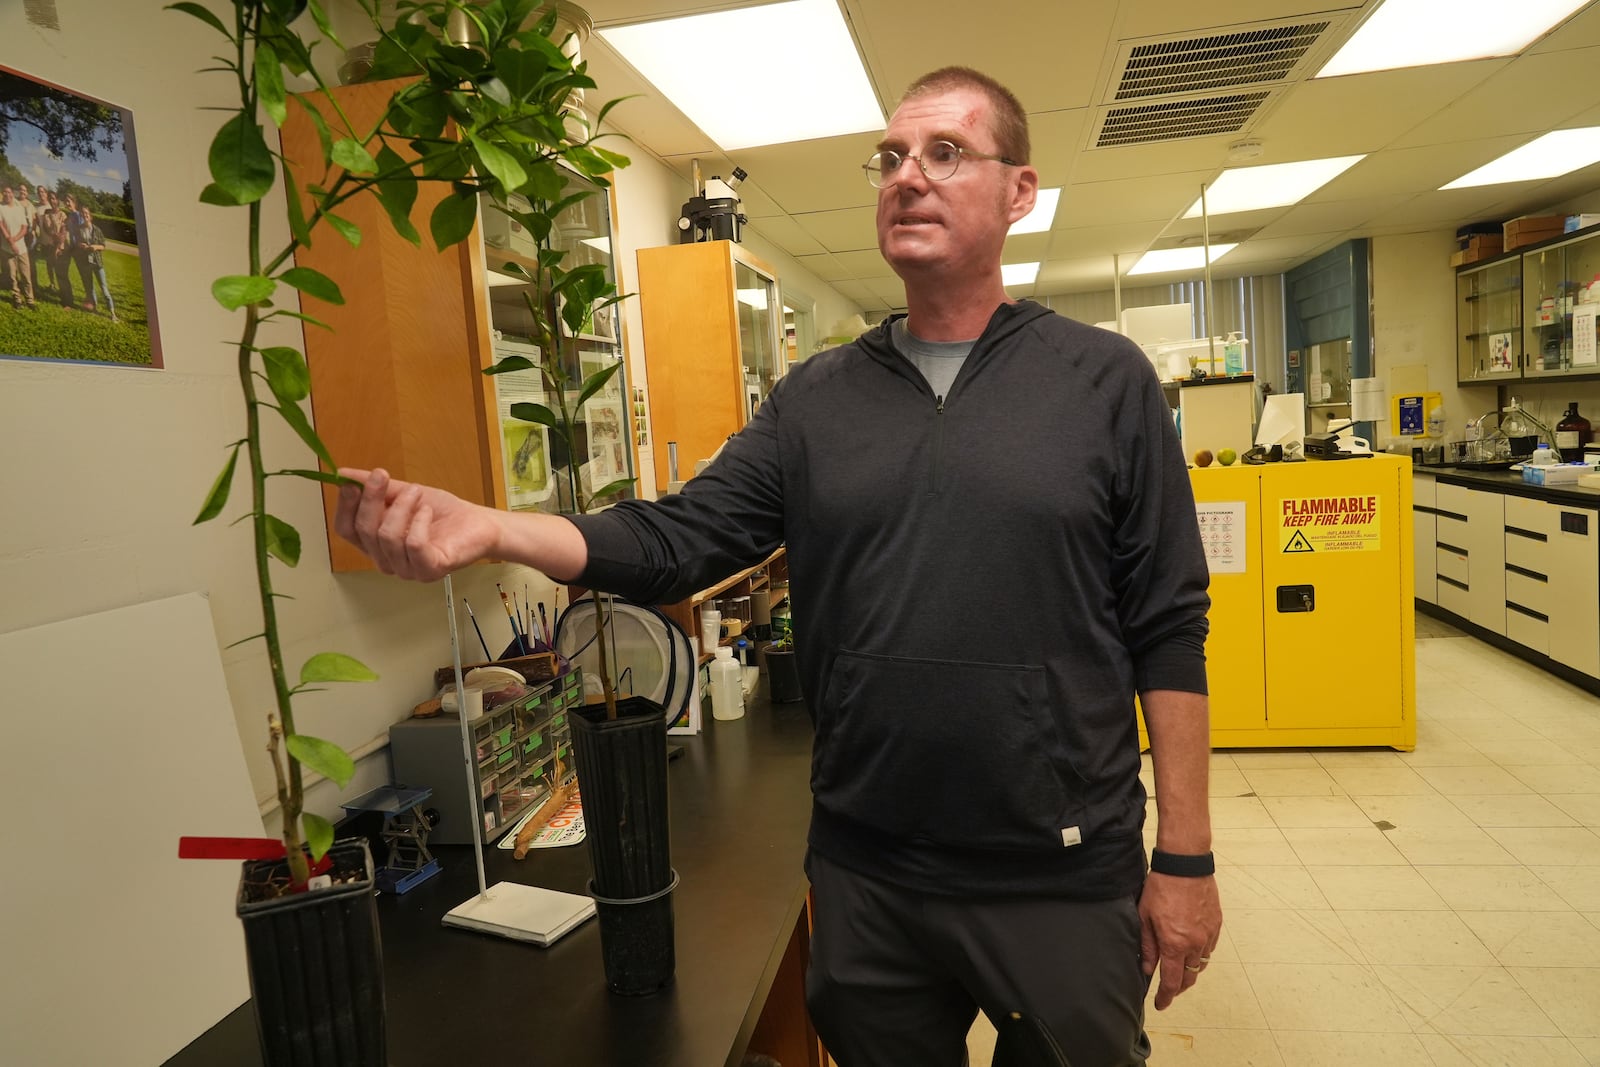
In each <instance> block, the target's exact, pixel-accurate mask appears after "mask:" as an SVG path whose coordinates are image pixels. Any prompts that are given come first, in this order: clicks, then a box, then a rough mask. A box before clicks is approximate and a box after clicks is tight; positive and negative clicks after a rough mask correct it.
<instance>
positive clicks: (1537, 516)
mask: <svg viewBox="0 0 1600 1067" xmlns="http://www.w3.org/2000/svg"><path fill="white" fill-rule="evenodd" d="M1506 525H1507V526H1508V527H1509V526H1515V527H1517V528H1518V529H1519V530H1531V531H1533V532H1534V533H1542V534H1549V533H1551V532H1552V531H1553V530H1554V529H1555V525H1556V520H1555V509H1554V508H1552V507H1551V506H1550V505H1549V504H1546V503H1545V502H1544V501H1543V500H1530V499H1528V498H1527V497H1525V496H1510V495H1508V496H1507V497H1506Z"/></svg>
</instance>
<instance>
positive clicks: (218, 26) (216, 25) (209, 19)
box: [166, 0, 233, 41]
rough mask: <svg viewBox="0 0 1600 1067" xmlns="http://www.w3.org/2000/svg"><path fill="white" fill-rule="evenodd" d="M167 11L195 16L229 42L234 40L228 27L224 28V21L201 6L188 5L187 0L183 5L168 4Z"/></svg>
mask: <svg viewBox="0 0 1600 1067" xmlns="http://www.w3.org/2000/svg"><path fill="white" fill-rule="evenodd" d="M166 9H167V10H168V11H182V12H183V13H184V14H185V15H193V16H194V17H195V18H197V19H199V20H200V21H201V22H204V23H205V24H206V25H208V26H210V27H212V28H213V29H215V30H216V31H217V32H218V33H220V34H222V36H224V37H226V38H227V39H228V40H230V41H231V40H233V34H232V33H229V32H228V27H226V26H224V25H223V24H222V20H221V19H219V18H217V16H216V15H214V14H212V12H211V10H210V9H209V8H206V7H204V6H202V5H200V4H193V3H188V2H187V0H185V2H184V3H181V4H168V5H167V8H166Z"/></svg>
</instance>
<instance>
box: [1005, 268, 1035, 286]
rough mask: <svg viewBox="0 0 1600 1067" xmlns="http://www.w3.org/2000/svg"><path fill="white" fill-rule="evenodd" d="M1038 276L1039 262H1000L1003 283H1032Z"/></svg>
mask: <svg viewBox="0 0 1600 1067" xmlns="http://www.w3.org/2000/svg"><path fill="white" fill-rule="evenodd" d="M1038 277H1039V264H1037V263H1002V264H1000V282H1001V284H1003V285H1032V284H1033V283H1034V280H1035V279H1037V278H1038Z"/></svg>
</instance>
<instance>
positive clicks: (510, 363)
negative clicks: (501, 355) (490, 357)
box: [483, 356, 539, 374]
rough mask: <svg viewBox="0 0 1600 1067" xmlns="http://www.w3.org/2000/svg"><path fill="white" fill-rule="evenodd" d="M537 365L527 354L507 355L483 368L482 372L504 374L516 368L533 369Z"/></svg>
mask: <svg viewBox="0 0 1600 1067" xmlns="http://www.w3.org/2000/svg"><path fill="white" fill-rule="evenodd" d="M538 365H539V364H537V363H535V362H534V361H533V360H531V359H529V358H528V357H527V356H507V357H506V358H505V359H502V360H501V361H500V362H499V363H496V364H495V365H494V366H492V367H485V368H483V373H485V374H506V373H509V372H511V371H516V370H533V369H534V368H535V367H537V366H538Z"/></svg>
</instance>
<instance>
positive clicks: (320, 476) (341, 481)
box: [267, 468, 361, 485]
mask: <svg viewBox="0 0 1600 1067" xmlns="http://www.w3.org/2000/svg"><path fill="white" fill-rule="evenodd" d="M280 474H287V475H290V476H292V477H295V478H304V479H306V480H307V481H312V482H322V483H324V484H326V485H360V484H361V483H360V482H358V481H356V480H355V479H354V478H346V477H345V476H344V475H342V474H333V473H332V472H330V471H308V470H299V469H296V468H285V469H284V470H281V471H271V472H269V473H268V474H267V477H269V478H272V477H276V476H277V475H280Z"/></svg>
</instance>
